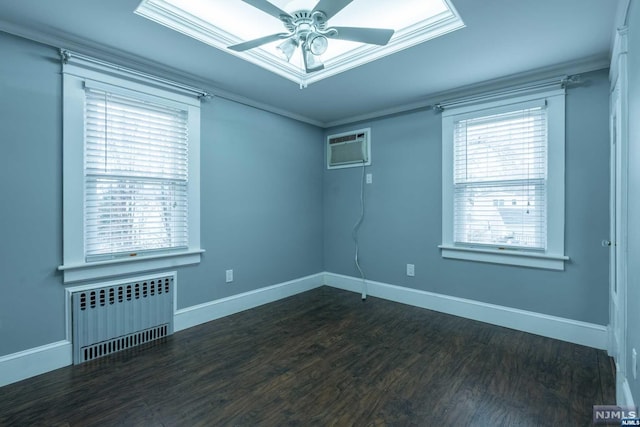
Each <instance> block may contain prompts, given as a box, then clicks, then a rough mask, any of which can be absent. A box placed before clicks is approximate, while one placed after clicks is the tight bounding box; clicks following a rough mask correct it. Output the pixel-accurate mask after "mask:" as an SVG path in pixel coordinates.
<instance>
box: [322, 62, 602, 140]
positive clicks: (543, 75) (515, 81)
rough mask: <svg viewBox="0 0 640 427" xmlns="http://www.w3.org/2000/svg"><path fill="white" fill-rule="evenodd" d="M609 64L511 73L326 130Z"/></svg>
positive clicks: (567, 64)
mask: <svg viewBox="0 0 640 427" xmlns="http://www.w3.org/2000/svg"><path fill="white" fill-rule="evenodd" d="M609 63H610V62H609V58H608V57H607V56H602V55H598V56H591V57H587V58H583V59H580V60H576V61H570V62H563V63H561V64H556V65H552V66H549V67H544V68H538V69H535V70H532V71H527V72H523V73H518V74H512V75H509V76H504V77H500V78H497V79H492V80H487V81H484V82H478V83H473V84H470V85H466V86H462V87H457V88H455V89H452V90H447V91H442V92H437V93H433V94H428V95H425V96H424V97H422V99H420V100H417V101H414V102H410V103H406V104H399V105H396V106H393V107H390V108H385V109H382V110H377V111H372V112H370V113H366V114H361V115H357V116H352V117H348V118H345V119H341V120H336V121H332V122H325V123H323V127H324V128H333V127H337V126H343V125H354V124H357V123H361V122H365V121H370V120H376V119H380V118H384V117H389V116H394V115H398V114H405V113H409V112H413V111H420V110H429V109H433V108H434V107H435V106H436V105H438V104H440V103H441V102H443V100H446V99H455V98H463V97H469V96H474V95H478V94H482V93H487V92H492V91H498V90H503V89H506V88H512V87H517V86H521V85H525V84H528V83H530V82H532V81H540V80H545V79H550V78H556V77H558V76H559V75H567V76H570V75H575V74H580V73H588V72H590V71H597V70H602V69H606V68H609Z"/></svg>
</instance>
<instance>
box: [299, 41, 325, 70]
mask: <svg viewBox="0 0 640 427" xmlns="http://www.w3.org/2000/svg"><path fill="white" fill-rule="evenodd" d="M302 53H303V55H302V56H303V59H304V68H305V69H306V71H307V73H312V72H314V71H320V70H322V69H323V68H324V64H323V63H322V61H320V59H319V58H318V57H317V56H316V55H314V54H313V52H311V51H310V50H309V46H307V45H306V44H304V45H303V46H302Z"/></svg>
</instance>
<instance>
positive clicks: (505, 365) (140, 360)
mask: <svg viewBox="0 0 640 427" xmlns="http://www.w3.org/2000/svg"><path fill="white" fill-rule="evenodd" d="M613 375H614V374H613V371H612V368H611V363H610V361H609V358H608V357H607V355H606V353H605V352H604V351H599V350H594V349H591V348H587V347H583V346H579V345H573V344H569V343H565V342H561V341H555V340H552V339H548V338H543V337H539V336H536V335H530V334H526V333H523V332H517V331H513V330H510V329H506V328H500V327H496V326H491V325H487V324H484V323H480V322H474V321H471V320H466V319H461V318H458V317H455V316H449V315H445V314H441V313H436V312H432V311H428V310H423V309H419V308H415V307H410V306H406V305H402V304H397V303H393V302H389V301H385V300H381V299H377V298H373V297H369V298H368V299H367V301H366V302H362V301H361V300H360V296H359V294H355V293H350V292H345V291H341V290H337V289H333V288H329V287H322V288H318V289H315V290H313V291H310V292H306V293H304V294H300V295H296V296H293V297H291V298H287V299H284V300H281V301H277V302H275V303H272V304H268V305H265V306H262V307H258V308H255V309H253V310H249V311H246V312H243V313H239V314H236V315H233V316H229V317H226V318H223V319H220V320H216V321H213V322H209V323H207V324H204V325H200V326H197V327H194V328H191V329H188V330H185V331H182V332H178V333H176V334H174V335H172V336H170V337H168V338H166V339H164V340H163V341H161V342H157V343H154V344H152V345H147V346H146V347H143V348H139V349H131V350H128V351H124V352H121V353H118V354H114V355H111V356H108V357H105V358H102V359H99V360H95V361H92V362H88V363H85V364H83V365H79V366H70V367H66V368H62V369H59V370H56V371H53V372H49V373H47V374H44V375H40V376H38V377H34V378H31V379H28V380H25V381H22V382H19V383H16V384H11V385H8V386H5V387H3V388H0V425H1V426H37V425H46V426H129V425H131V426H315V425H317V426H351V425H355V426H469V425H473V426H492V427H493V426H583V425H584V426H588V425H591V414H592V406H593V405H595V404H615V383H614V377H613Z"/></svg>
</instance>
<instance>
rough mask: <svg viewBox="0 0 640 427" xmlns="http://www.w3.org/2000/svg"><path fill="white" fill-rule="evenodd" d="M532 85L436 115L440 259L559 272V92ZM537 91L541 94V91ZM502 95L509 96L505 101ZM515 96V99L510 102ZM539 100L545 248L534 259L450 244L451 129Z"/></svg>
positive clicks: (561, 143) (544, 84)
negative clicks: (543, 111) (542, 105)
mask: <svg viewBox="0 0 640 427" xmlns="http://www.w3.org/2000/svg"><path fill="white" fill-rule="evenodd" d="M554 81H555V83H554V82H553V81H549V82H537V83H534V84H533V85H532V87H531V89H530V91H529V93H527V89H526V88H524V87H523V88H519V89H518V90H516V91H506V92H505V91H501V92H495V93H487V94H484V95H479V96H474V97H470V98H462V99H460V100H459V101H450V102H449V104H448V105H450V106H454V108H451V109H447V110H445V112H444V113H443V115H442V244H441V245H440V246H439V247H440V248H441V251H442V257H443V258H455V259H461V260H466V261H478V262H490V263H495V264H502V263H504V264H507V265H519V266H523V267H533V268H546V269H553V270H564V262H565V260H566V259H568V258H567V257H565V255H564V249H565V248H564V236H565V234H564V228H565V223H564V221H565V215H564V214H565V89H563V88H561V89H557V88H556V89H553V90H546V89H549V87H550V85H551V86H558V85H559V84H560V82H559V81H558V80H557V79H556V80H554ZM541 89H545V91H543V92H541ZM505 93H506V94H508V95H509V96H507V97H505V96H506V95H505ZM512 93H516V94H517V95H518V96H515V97H511V96H510V94H512ZM538 100H544V101H545V102H546V104H547V117H548V119H547V129H548V131H547V132H548V146H547V230H546V236H547V242H546V243H547V246H546V247H547V249H546V251H544V253H543V254H542V255H545V256H544V257H542V256H540V255H541V254H539V253H534V252H531V253H529V254H528V256H524V251H522V252H519V251H515V250H505V251H502V250H498V247H495V248H494V249H495V250H484V249H482V250H481V249H478V248H477V247H472V248H469V246H471V245H456V244H455V243H454V240H453V237H454V236H453V235H454V230H453V227H454V226H453V220H454V183H453V163H454V162H453V155H454V154H453V132H454V124H455V122H456V121H457V120H460V119H461V118H465V119H466V118H469V117H470V116H472V117H479V116H482V115H488V114H494V113H495V112H497V111H498V112H502V111H504V109H505V107H508V106H511V107H512V108H513V109H518V108H519V107H518V104H523V103H529V102H533V101H538Z"/></svg>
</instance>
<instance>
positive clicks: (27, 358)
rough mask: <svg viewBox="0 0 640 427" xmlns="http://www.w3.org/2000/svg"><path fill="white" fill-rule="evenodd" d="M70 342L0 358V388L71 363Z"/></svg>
mask: <svg viewBox="0 0 640 427" xmlns="http://www.w3.org/2000/svg"><path fill="white" fill-rule="evenodd" d="M72 359H73V355H72V350H71V341H68V340H64V341H58V342H54V343H51V344H47V345H43V346H40V347H34V348H30V349H28V350H24V351H19V352H17V353H13V354H9V355H7V356H2V357H0V387H2V386H5V385H7V384H11V383H15V382H18V381H22V380H24V379H27V378H30V377H35V376H36V375H40V374H44V373H45V372H49V371H53V370H55V369H58V368H62V367H65V366H68V365H70V364H71V363H72Z"/></svg>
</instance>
